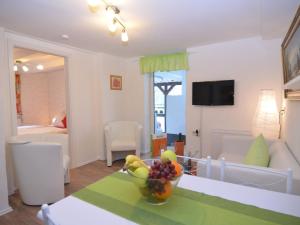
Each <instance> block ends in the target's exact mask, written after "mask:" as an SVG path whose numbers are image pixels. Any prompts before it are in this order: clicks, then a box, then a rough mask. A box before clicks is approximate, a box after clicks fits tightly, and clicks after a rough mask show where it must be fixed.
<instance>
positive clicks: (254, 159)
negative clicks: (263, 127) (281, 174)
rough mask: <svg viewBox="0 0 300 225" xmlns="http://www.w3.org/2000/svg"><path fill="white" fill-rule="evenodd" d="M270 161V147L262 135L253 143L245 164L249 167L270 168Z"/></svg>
mask: <svg viewBox="0 0 300 225" xmlns="http://www.w3.org/2000/svg"><path fill="white" fill-rule="evenodd" d="M269 160H270V157H269V149H268V145H267V143H266V141H265V138H264V136H263V135H262V134H261V135H259V136H258V137H257V138H256V139H255V140H254V141H253V142H252V144H251V147H250V149H249V151H248V152H247V155H246V157H245V160H244V163H245V164H247V165H253V166H263V167H268V165H269Z"/></svg>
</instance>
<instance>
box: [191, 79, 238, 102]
mask: <svg viewBox="0 0 300 225" xmlns="http://www.w3.org/2000/svg"><path fill="white" fill-rule="evenodd" d="M192 104H193V105H210V106H217V105H234V80H220V81H205V82H193V99H192Z"/></svg>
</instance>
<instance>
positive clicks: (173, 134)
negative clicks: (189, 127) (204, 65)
mask: <svg viewBox="0 0 300 225" xmlns="http://www.w3.org/2000/svg"><path fill="white" fill-rule="evenodd" d="M185 107H186V72H185V71H182V70H180V71H170V72H155V73H154V74H153V121H154V133H155V134H160V133H166V134H167V139H168V146H172V145H173V143H174V142H175V141H176V140H178V138H179V135H180V136H181V137H182V138H183V140H185V133H186V131H185V127H186V123H185V111H186V109H185Z"/></svg>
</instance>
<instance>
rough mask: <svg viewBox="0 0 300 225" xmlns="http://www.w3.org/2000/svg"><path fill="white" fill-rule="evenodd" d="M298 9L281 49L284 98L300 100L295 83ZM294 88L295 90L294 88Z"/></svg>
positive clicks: (299, 57)
mask: <svg viewBox="0 0 300 225" xmlns="http://www.w3.org/2000/svg"><path fill="white" fill-rule="evenodd" d="M299 25H300V7H299V8H298V10H297V13H296V15H295V18H294V20H293V22H292V24H291V26H290V28H289V30H288V33H287V34H286V36H285V38H284V40H283V43H282V45H281V48H282V64H283V80H284V84H285V89H286V90H285V97H286V98H288V99H294V100H296V99H299V100H300V88H299V89H298V88H297V86H298V85H295V82H296V81H297V83H298V80H299V79H300V28H299ZM295 87H296V88H295Z"/></svg>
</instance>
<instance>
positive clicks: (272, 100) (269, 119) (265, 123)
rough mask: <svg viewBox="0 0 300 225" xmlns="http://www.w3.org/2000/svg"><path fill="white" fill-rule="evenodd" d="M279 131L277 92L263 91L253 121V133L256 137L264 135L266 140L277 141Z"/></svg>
mask: <svg viewBox="0 0 300 225" xmlns="http://www.w3.org/2000/svg"><path fill="white" fill-rule="evenodd" d="M279 129H280V124H279V113H278V109H277V104H276V96H275V92H274V91H273V90H261V92H260V96H259V99H258V104H257V108H256V112H255V115H254V119H253V128H252V133H253V135H254V136H258V135H259V134H263V135H264V136H265V137H266V138H269V139H277V138H278V137H279Z"/></svg>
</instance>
